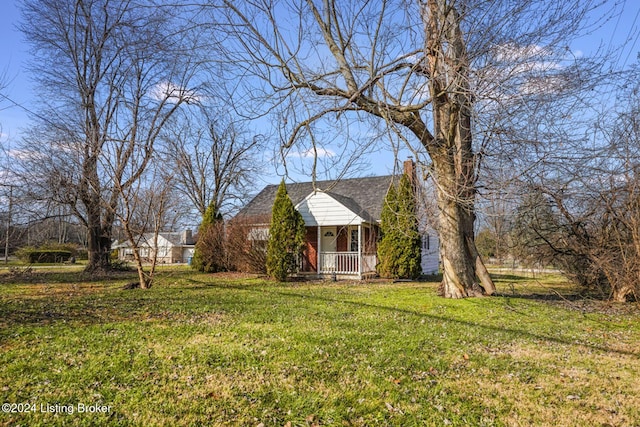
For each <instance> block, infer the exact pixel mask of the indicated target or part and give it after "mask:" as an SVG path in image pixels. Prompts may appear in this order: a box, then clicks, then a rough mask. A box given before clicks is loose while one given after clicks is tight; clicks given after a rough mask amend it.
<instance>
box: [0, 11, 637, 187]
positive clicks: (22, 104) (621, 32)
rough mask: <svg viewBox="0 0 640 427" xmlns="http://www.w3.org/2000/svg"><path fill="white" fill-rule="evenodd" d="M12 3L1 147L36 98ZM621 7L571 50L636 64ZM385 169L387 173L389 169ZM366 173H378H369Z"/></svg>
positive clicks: (633, 23)
mask: <svg viewBox="0 0 640 427" xmlns="http://www.w3.org/2000/svg"><path fill="white" fill-rule="evenodd" d="M16 3H17V2H16V1H14V0H2V1H0V20H1V23H0V75H2V73H4V74H5V81H6V82H8V87H7V88H6V89H5V90H4V91H2V94H3V95H6V96H7V97H8V98H9V99H6V98H2V97H0V131H1V135H0V142H1V143H2V144H3V145H4V146H11V145H13V144H14V141H17V140H18V139H19V138H20V132H21V130H22V129H24V128H26V127H27V126H28V123H29V121H28V113H27V110H35V109H37V108H36V105H37V94H36V93H35V92H34V88H33V84H32V82H31V81H30V79H29V76H28V73H27V72H26V70H25V65H26V63H27V61H28V59H29V53H28V46H27V45H25V43H24V41H23V37H22V35H21V34H20V32H19V31H18V30H17V28H16V25H17V23H18V22H19V19H20V14H19V11H18V8H17V5H16ZM621 4H622V5H621V6H620V7H621V8H622V9H621V10H622V13H620V14H619V16H618V17H617V18H616V19H613V20H612V21H610V22H608V23H607V24H606V25H605V26H604V27H602V28H600V29H599V30H598V31H597V32H596V33H594V34H592V35H590V36H588V37H584V38H582V39H580V40H578V41H577V42H576V43H574V45H573V46H571V48H572V50H573V51H574V52H578V51H580V52H583V53H585V54H588V53H589V52H590V51H592V50H593V49H595V48H596V47H598V46H599V45H604V46H605V47H606V46H608V45H612V46H615V45H618V44H621V43H622V42H624V41H627V46H626V48H625V49H623V50H621V51H620V52H619V53H618V55H617V64H618V66H623V65H627V66H628V65H629V64H631V63H634V62H636V61H637V55H638V52H639V51H640V40H639V39H638V26H639V21H640V16H639V15H640V1H637V0H626V1H623V2H622V3H621ZM373 163H374V165H372V167H373V168H374V169H375V168H376V166H375V163H377V162H376V161H375V160H374V162H373ZM385 169H389V165H386V166H385ZM379 172H382V173H386V172H388V171H387V170H385V171H382V170H381V171H379ZM369 173H378V171H376V170H371V171H369ZM278 179H279V178H278Z"/></svg>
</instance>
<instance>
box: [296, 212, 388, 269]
mask: <svg viewBox="0 0 640 427" xmlns="http://www.w3.org/2000/svg"><path fill="white" fill-rule="evenodd" d="M306 230H307V238H306V243H305V250H304V256H303V260H302V266H301V267H302V268H301V272H302V273H303V274H311V275H316V276H318V277H324V278H334V277H335V278H352V279H353V278H355V279H363V278H367V277H373V276H375V275H376V264H377V262H378V260H377V256H376V241H377V235H378V230H377V225H375V224H366V223H361V224H358V225H343V226H312V227H306Z"/></svg>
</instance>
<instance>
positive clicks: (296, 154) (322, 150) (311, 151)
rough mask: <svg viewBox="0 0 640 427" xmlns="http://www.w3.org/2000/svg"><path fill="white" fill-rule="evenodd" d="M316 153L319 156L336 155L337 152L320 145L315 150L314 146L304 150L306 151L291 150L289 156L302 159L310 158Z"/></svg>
mask: <svg viewBox="0 0 640 427" xmlns="http://www.w3.org/2000/svg"><path fill="white" fill-rule="evenodd" d="M316 154H317V156H318V158H323V157H333V156H335V155H336V153H335V152H334V151H332V150H328V149H326V148H321V147H319V148H316V149H315V150H314V149H313V148H309V149H308V150H304V151H295V152H290V153H289V157H297V158H300V159H310V158H313V157H314V156H316Z"/></svg>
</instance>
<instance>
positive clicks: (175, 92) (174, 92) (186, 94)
mask: <svg viewBox="0 0 640 427" xmlns="http://www.w3.org/2000/svg"><path fill="white" fill-rule="evenodd" d="M150 95H151V97H152V98H153V99H155V100H157V101H163V100H165V99H166V100H169V101H178V100H184V101H186V102H187V103H190V104H195V103H198V102H200V101H201V100H202V99H201V97H200V96H199V95H198V94H196V92H195V91H193V90H189V89H187V88H185V87H184V86H179V85H177V84H174V83H172V82H168V81H164V82H162V83H158V84H157V85H155V86H154V87H153V89H151V93H150Z"/></svg>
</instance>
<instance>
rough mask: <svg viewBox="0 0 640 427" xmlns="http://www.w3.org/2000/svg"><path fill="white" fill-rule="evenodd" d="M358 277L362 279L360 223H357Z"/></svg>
mask: <svg viewBox="0 0 640 427" xmlns="http://www.w3.org/2000/svg"><path fill="white" fill-rule="evenodd" d="M358 277H359V278H360V279H362V223H361V222H359V223H358Z"/></svg>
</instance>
